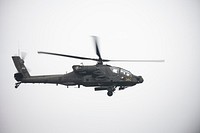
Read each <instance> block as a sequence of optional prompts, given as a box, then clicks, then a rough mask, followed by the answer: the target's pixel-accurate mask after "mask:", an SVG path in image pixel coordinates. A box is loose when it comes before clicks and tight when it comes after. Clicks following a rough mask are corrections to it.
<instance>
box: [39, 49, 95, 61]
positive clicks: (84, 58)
mask: <svg viewBox="0 0 200 133" xmlns="http://www.w3.org/2000/svg"><path fill="white" fill-rule="evenodd" d="M38 54H49V55H56V56H63V57H69V58H75V59H81V60H93V61H98V59H95V58H87V57H81V56H73V55H66V54H58V53H51V52H43V51H38Z"/></svg>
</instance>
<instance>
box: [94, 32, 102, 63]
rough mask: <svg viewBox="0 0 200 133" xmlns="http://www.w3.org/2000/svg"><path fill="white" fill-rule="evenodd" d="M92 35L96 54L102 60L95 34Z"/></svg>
mask: <svg viewBox="0 0 200 133" xmlns="http://www.w3.org/2000/svg"><path fill="white" fill-rule="evenodd" d="M92 37H93V39H94V43H95V48H96V54H97V56H98V57H99V61H102V58H101V53H100V50H99V46H98V38H97V36H92Z"/></svg>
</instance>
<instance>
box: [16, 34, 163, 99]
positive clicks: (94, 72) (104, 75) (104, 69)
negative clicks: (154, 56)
mask: <svg viewBox="0 0 200 133" xmlns="http://www.w3.org/2000/svg"><path fill="white" fill-rule="evenodd" d="M93 38H94V42H95V48H96V54H97V56H98V57H99V58H98V59H96V58H87V57H80V56H72V55H66V54H58V53H51V52H42V51H39V52H38V53H39V54H49V55H56V56H63V57H69V58H75V59H81V60H92V61H97V64H96V65H90V66H83V65H73V66H72V68H73V71H72V72H70V73H67V74H60V75H40V76H31V75H30V74H29V72H28V70H27V69H26V67H25V65H24V60H23V58H21V57H20V56H12V59H13V62H14V64H15V67H16V69H17V71H18V72H17V73H15V74H14V78H15V80H16V81H18V82H17V83H16V84H15V88H17V87H19V85H20V84H21V83H49V84H56V85H58V84H61V85H66V86H67V87H68V86H74V85H78V88H80V85H83V86H85V87H95V88H94V90H95V91H101V90H107V95H108V96H112V95H113V92H114V91H115V90H116V88H117V87H119V90H123V89H125V88H127V87H130V86H134V85H136V84H140V83H142V82H143V81H144V80H143V78H142V76H135V75H133V74H132V73H131V72H129V71H127V70H125V69H123V68H120V67H115V66H110V65H104V64H103V62H110V61H115V62H122V61H123V62H163V61H164V60H108V59H102V58H101V54H100V51H99V47H98V41H97V37H96V36H93Z"/></svg>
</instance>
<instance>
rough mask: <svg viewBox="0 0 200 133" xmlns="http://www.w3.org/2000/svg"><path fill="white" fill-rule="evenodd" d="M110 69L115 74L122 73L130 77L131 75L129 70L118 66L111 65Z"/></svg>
mask: <svg viewBox="0 0 200 133" xmlns="http://www.w3.org/2000/svg"><path fill="white" fill-rule="evenodd" d="M110 70H111V71H112V72H113V73H115V74H119V75H124V76H127V77H131V76H132V73H131V72H129V71H127V70H125V69H123V68H120V67H114V66H111V67H110Z"/></svg>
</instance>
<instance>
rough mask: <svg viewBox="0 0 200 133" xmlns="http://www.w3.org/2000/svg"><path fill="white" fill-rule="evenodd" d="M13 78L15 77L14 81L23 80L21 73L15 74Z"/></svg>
mask: <svg viewBox="0 0 200 133" xmlns="http://www.w3.org/2000/svg"><path fill="white" fill-rule="evenodd" d="M14 77H15V80H17V81H22V79H23V77H24V76H23V74H22V73H15V74H14Z"/></svg>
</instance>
